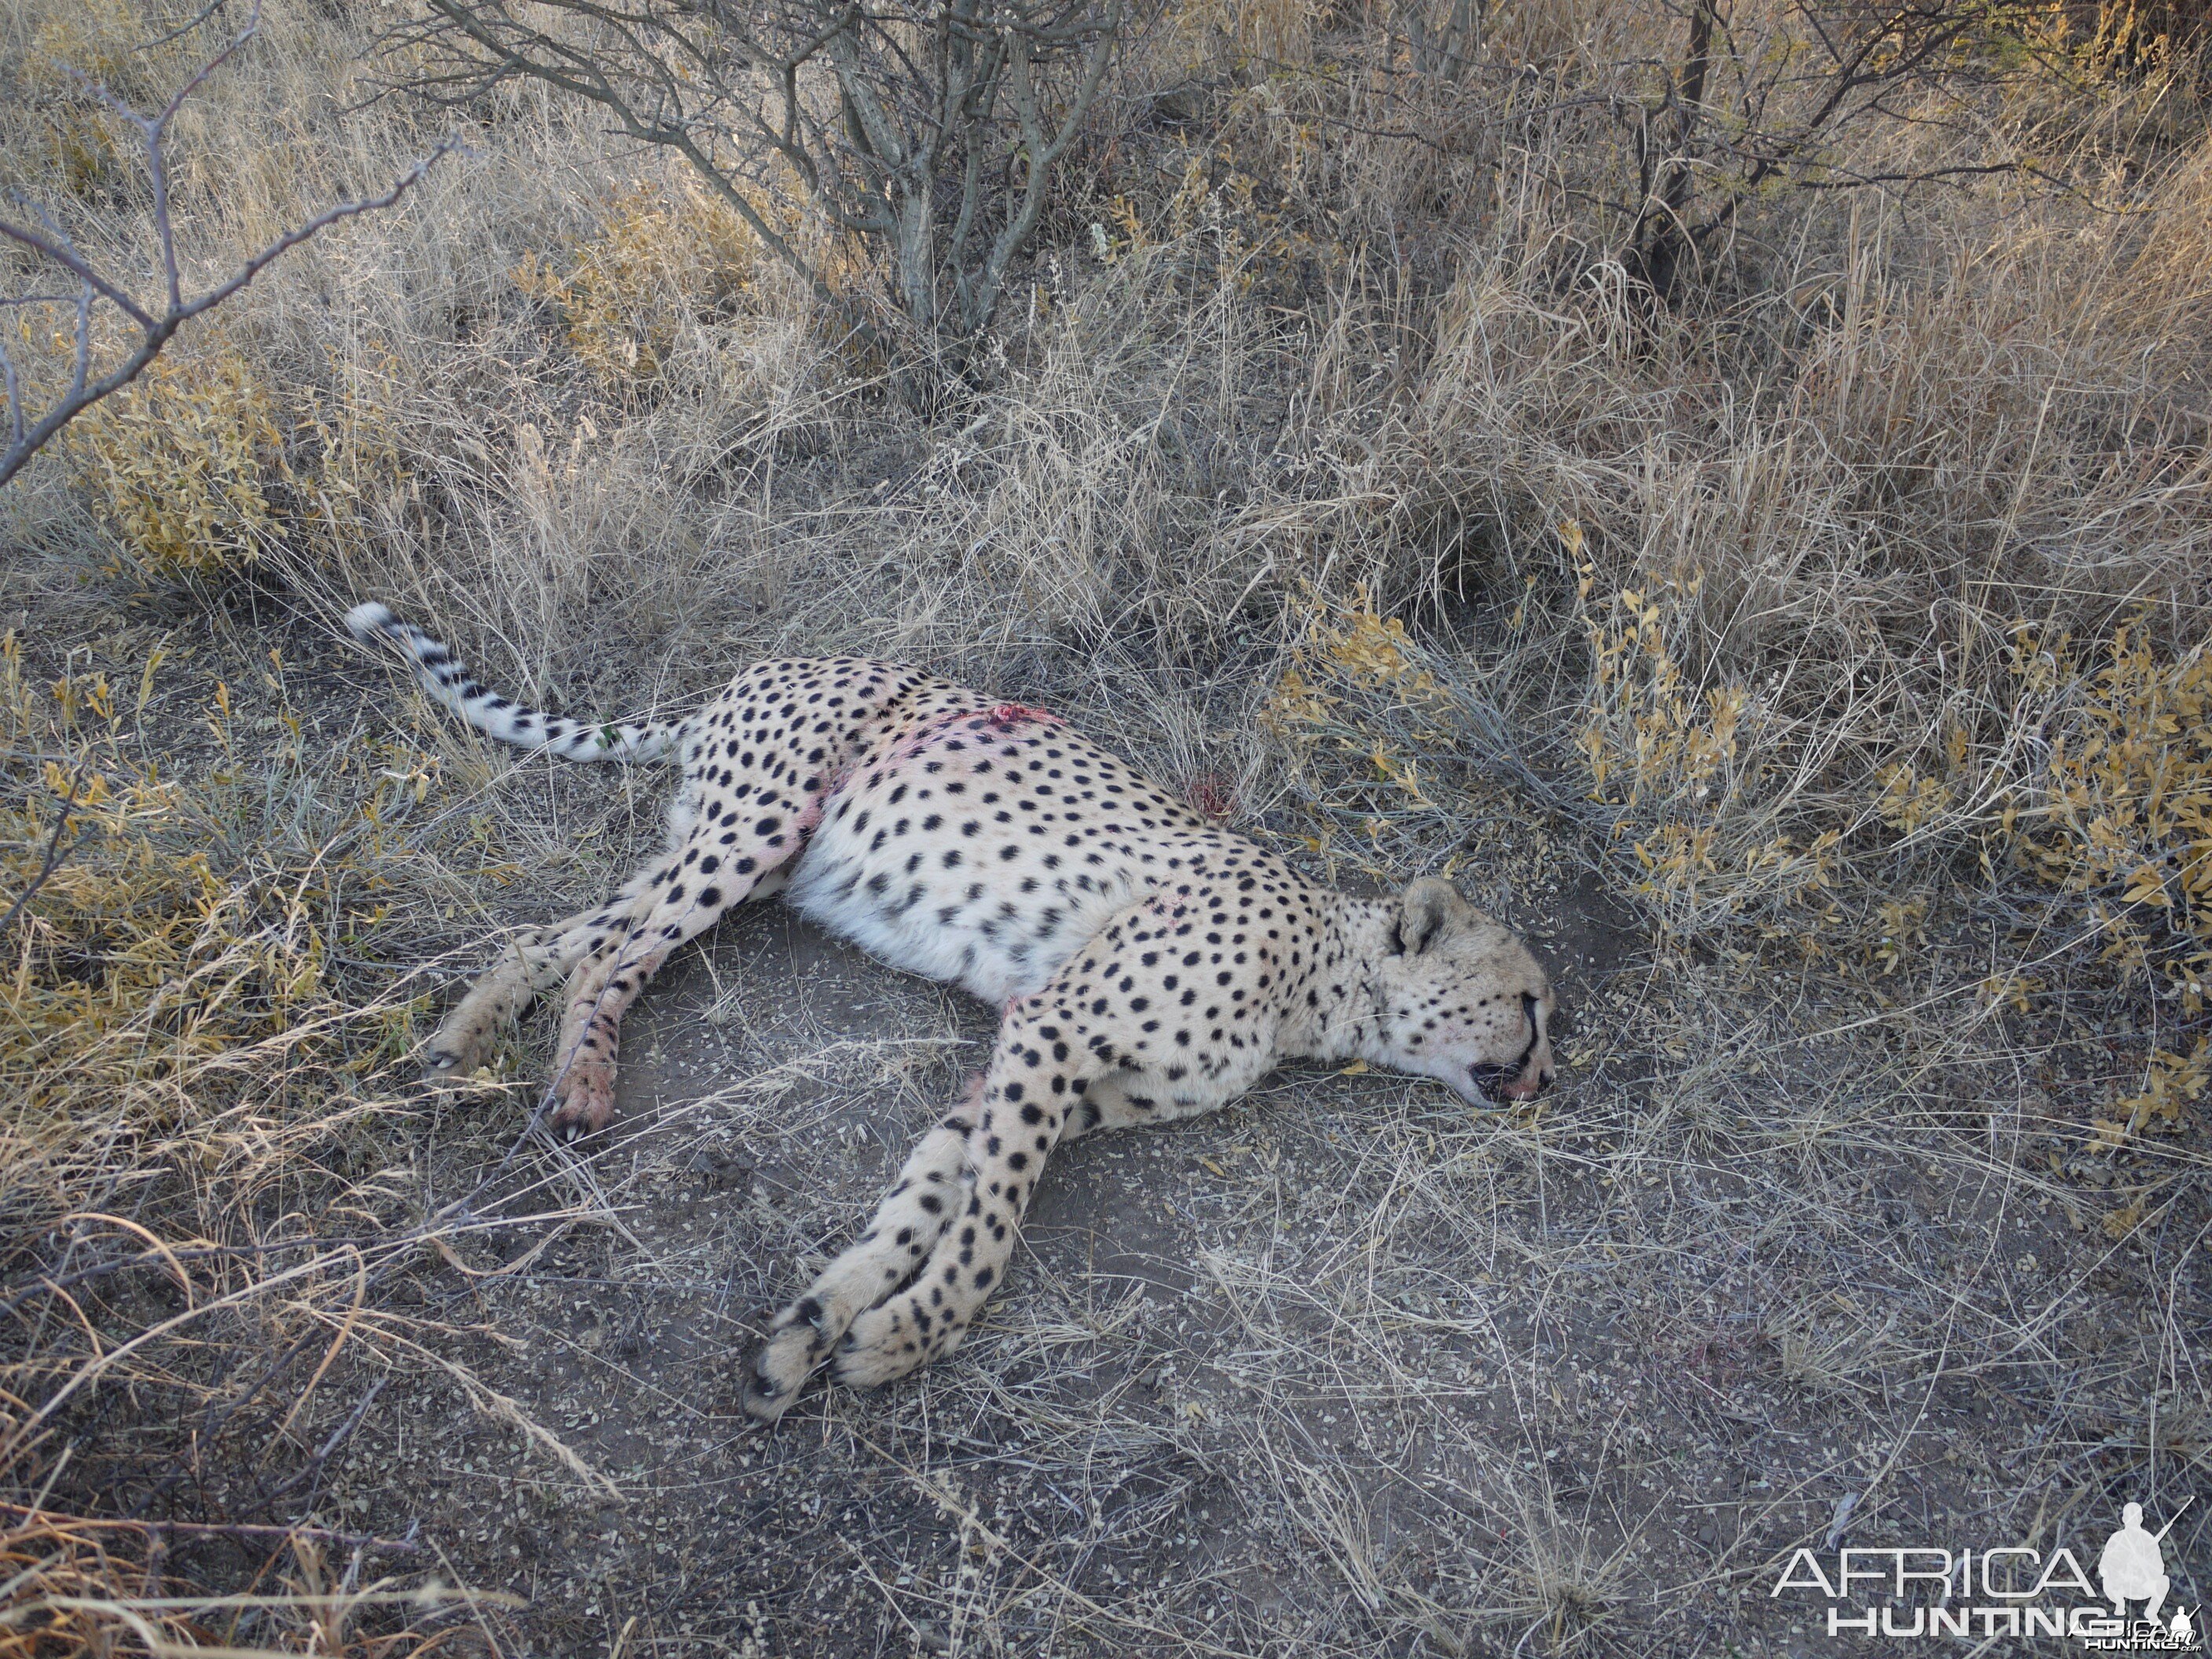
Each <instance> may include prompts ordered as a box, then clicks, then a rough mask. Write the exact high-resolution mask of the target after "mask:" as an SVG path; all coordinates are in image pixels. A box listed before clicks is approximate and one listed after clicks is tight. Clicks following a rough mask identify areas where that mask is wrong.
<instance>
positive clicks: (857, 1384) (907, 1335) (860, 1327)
mask: <svg viewBox="0 0 2212 1659" xmlns="http://www.w3.org/2000/svg"><path fill="white" fill-rule="evenodd" d="M957 1340H959V1337H958V1334H957V1332H955V1333H953V1334H952V1339H951V1341H942V1340H940V1341H939V1342H935V1343H932V1342H928V1341H926V1340H925V1339H924V1338H923V1337H922V1335H921V1333H920V1332H918V1331H917V1330H915V1325H914V1321H913V1320H912V1319H910V1318H909V1317H908V1316H906V1315H904V1314H902V1313H901V1312H899V1311H898V1310H897V1309H896V1308H872V1309H871V1310H869V1311H867V1312H866V1313H864V1314H862V1315H861V1316H860V1317H859V1318H858V1319H856V1320H854V1322H853V1328H852V1329H851V1330H850V1331H848V1332H847V1333H846V1334H845V1340H844V1341H843V1342H842V1343H840V1344H839V1345H838V1347H837V1357H836V1360H835V1361H834V1362H833V1370H834V1374H835V1375H836V1378H837V1380H838V1381H839V1382H840V1383H843V1384H845V1386H846V1387H848V1388H852V1389H874V1388H880V1387H882V1386H883V1385H884V1383H896V1381H898V1379H899V1378H900V1377H902V1376H905V1375H906V1374H907V1373H908V1371H911V1370H918V1369H919V1368H921V1366H923V1365H926V1364H928V1363H929V1362H930V1361H931V1360H933V1359H934V1358H937V1356H938V1355H939V1354H940V1353H942V1352H945V1351H947V1350H948V1349H950V1348H951V1346H952V1342H955V1341H957Z"/></svg>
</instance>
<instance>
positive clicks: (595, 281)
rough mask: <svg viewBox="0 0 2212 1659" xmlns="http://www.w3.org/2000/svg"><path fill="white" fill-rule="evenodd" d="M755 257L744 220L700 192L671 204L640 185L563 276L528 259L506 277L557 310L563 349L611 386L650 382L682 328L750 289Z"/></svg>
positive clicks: (690, 188)
mask: <svg viewBox="0 0 2212 1659" xmlns="http://www.w3.org/2000/svg"><path fill="white" fill-rule="evenodd" d="M759 251H760V248H759V243H758V241H757V239H756V238H755V237H754V235H753V234H752V232H751V230H750V228H748V227H747V226H746V224H745V222H744V220H742V219H740V218H739V217H738V215H737V214H736V213H735V212H734V211H733V210H732V209H731V208H730V207H729V206H728V205H727V204H725V203H722V202H720V201H717V200H715V199H714V198H712V197H708V195H707V194H706V193H705V191H704V190H703V189H702V188H700V187H699V186H697V185H692V184H690V182H689V181H687V183H686V187H685V189H684V191H683V192H682V193H681V195H680V196H679V197H677V198H676V199H671V197H669V196H668V195H667V194H666V193H665V191H662V190H660V189H659V187H658V186H656V185H645V184H641V185H635V186H634V187H633V188H631V189H629V190H628V191H624V192H623V194H622V195H621V196H619V197H617V198H616V199H615V202H614V204H613V205H612V206H611V208H610V210H609V211H608V213H607V216H606V218H605V220H604V221H603V222H601V224H600V226H599V230H598V232H597V234H594V235H592V236H590V237H588V238H586V240H582V241H580V242H579V243H577V244H576V245H575V246H574V247H573V248H572V249H570V250H569V257H568V261H567V269H566V270H556V268H555V266H554V265H553V264H552V263H551V262H550V261H549V260H546V259H544V258H538V257H537V256H532V258H529V259H526V260H525V261H524V262H523V264H521V265H520V266H518V267H517V268H516V270H515V271H514V280H515V283H516V284H517V285H518V286H519V287H520V288H521V289H522V291H523V292H524V293H526V294H527V295H530V296H531V297H532V298H533V299H536V300H541V301H545V302H546V303H548V304H550V305H552V306H555V307H557V308H558V309H559V310H560V312H561V313H562V317H563V318H564V319H566V321H567V323H568V345H569V349H571V350H573V351H574V353H575V354H576V356H577V358H578V359H579V360H580V362H582V363H583V364H584V366H585V367H586V368H588V369H590V370H591V371H592V375H593V376H594V377H595V378H596V379H598V380H599V382H600V384H601V385H603V386H607V387H609V388H610V389H612V388H616V387H619V386H624V385H629V384H634V383H637V382H641V381H648V380H653V379H654V378H655V377H656V376H658V375H659V374H660V372H661V370H662V368H664V367H665V363H666V362H667V358H668V354H669V353H670V351H671V350H672V349H674V347H675V344H676V342H677V339H678V335H679V333H680V331H681V330H682V329H683V327H684V325H685V324H686V323H687V322H689V321H690V319H693V318H696V317H697V316H699V315H700V314H702V313H703V312H706V311H708V310H709V309H711V308H712V307H714V306H715V305H717V304H719V303H720V302H721V301H724V300H726V298H728V297H729V296H730V295H733V294H736V293H738V292H739V291H740V290H742V289H744V288H745V287H746V286H747V285H748V284H750V283H751V281H752V279H753V272H754V266H755V263H756V261H757V257H758V254H759Z"/></svg>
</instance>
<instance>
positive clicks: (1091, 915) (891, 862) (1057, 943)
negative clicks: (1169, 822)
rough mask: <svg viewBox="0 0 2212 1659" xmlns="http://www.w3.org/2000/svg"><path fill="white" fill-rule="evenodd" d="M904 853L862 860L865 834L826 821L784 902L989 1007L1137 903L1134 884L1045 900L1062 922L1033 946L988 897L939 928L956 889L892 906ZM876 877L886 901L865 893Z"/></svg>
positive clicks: (904, 887)
mask: <svg viewBox="0 0 2212 1659" xmlns="http://www.w3.org/2000/svg"><path fill="white" fill-rule="evenodd" d="M905 852H906V849H905V848H902V847H892V848H885V849H884V851H883V852H881V853H878V854H872V855H871V854H870V853H869V852H868V849H867V845H866V836H865V835H862V836H854V834H853V833H852V832H851V831H850V829H848V827H847V824H846V823H845V822H842V821H840V820H839V819H837V818H836V817H832V818H831V819H829V821H828V822H825V823H823V824H822V825H821V827H820V828H819V829H817V830H816V831H815V834H814V837H813V839H812V840H811V841H810V842H808V843H807V846H806V848H805V851H804V852H802V853H801V854H799V859H798V860H797V861H796V866H795V867H794V868H793V871H792V873H791V881H790V884H789V885H788V886H787V888H786V889H785V890H784V895H783V896H784V902H786V903H787V904H789V905H791V906H792V907H793V908H794V909H796V910H798V911H799V914H800V915H804V916H805V917H806V918H807V919H808V920H809V921H812V922H814V923H816V924H817V925H818V926H820V927H823V928H825V929H827V930H828V931H829V932H830V933H835V934H836V935H837V936H838V937H840V938H841V939H850V940H852V942H853V943H854V944H855V945H859V946H860V948H861V949H862V950H864V951H867V952H868V954H869V955H871V956H872V957H876V958H877V959H878V961H880V962H885V963H890V965H891V966H892V967H894V968H903V969H906V970H907V971H908V973H914V974H920V975H923V976H924V977H925V978H928V979H933V980H936V981H939V982H941V983H944V984H947V985H958V986H960V987H963V989H965V990H967V991H968V992H969V993H970V994H973V995H975V996H977V997H980V998H981V999H982V1000H984V1001H985V1002H987V1003H989V1004H991V1005H992V1006H994V1007H995V1006H1000V1005H1002V1004H1003V1003H1005V1002H1006V1000H1007V999H1008V998H1010V997H1018V996H1028V995H1029V994H1031V993H1032V992H1035V991H1038V990H1042V988H1043V987H1044V986H1045V985H1046V983H1047V982H1048V981H1050V980H1051V978H1052V976H1053V975H1054V974H1055V973H1057V972H1059V971H1060V965H1061V964H1062V963H1065V962H1066V960H1067V958H1068V957H1071V956H1073V954H1074V953H1075V951H1077V950H1079V949H1080V948H1081V947H1082V945H1084V944H1085V942H1087V941H1088V940H1089V939H1090V938H1091V935H1092V934H1094V933H1097V931H1098V929H1099V928H1100V927H1103V926H1104V925H1105V922H1106V919H1107V918H1108V917H1109V916H1111V915H1113V914H1114V913H1115V911H1117V910H1119V909H1121V908H1123V907H1124V906H1126V905H1127V904H1128V903H1129V902H1131V901H1132V900H1133V898H1135V897H1136V896H1137V895H1138V889H1137V888H1136V886H1135V885H1134V884H1132V883H1130V882H1128V881H1127V880H1126V879H1121V880H1115V879H1107V880H1103V881H1100V882H1099V884H1098V885H1097V890H1094V891H1091V892H1088V893H1083V894H1078V895H1073V896H1066V895H1061V894H1054V895H1053V896H1051V901H1050V902H1053V903H1054V904H1056V905H1058V906H1059V907H1060V908H1061V910H1062V912H1063V913H1064V915H1065V918H1066V919H1065V920H1064V921H1062V922H1061V923H1060V927H1058V929H1057V930H1056V931H1055V932H1054V934H1053V935H1052V937H1051V938H1049V939H1043V940H1039V939H1035V938H1033V937H1031V936H1030V934H1029V933H1028V932H1027V930H1025V929H1024V928H1022V927H1019V926H1018V924H1014V925H1009V924H1007V923H1006V922H1005V921H1004V920H1003V919H1002V918H1000V917H999V916H997V915H994V914H991V913H990V912H991V909H992V907H993V906H994V903H995V895H993V894H988V893H987V894H986V895H985V896H984V897H983V899H982V900H981V901H980V902H976V903H965V902H963V903H962V904H961V906H960V910H961V914H960V915H959V916H958V917H957V919H956V920H954V921H951V922H950V923H948V922H946V921H943V920H942V919H941V918H940V915H939V911H940V910H941V909H942V908H944V906H945V904H947V903H950V902H953V901H955V900H957V899H959V898H960V897H961V895H962V893H963V891H964V885H965V884H964V883H958V882H955V883H949V884H945V886H943V888H942V889H938V888H935V887H933V888H932V890H930V891H929V892H928V893H927V894H926V896H924V897H923V899H922V900H921V902H919V903H917V904H914V905H912V906H909V907H907V908H900V906H899V904H898V903H897V902H896V901H899V900H902V899H903V898H904V897H905V896H906V894H907V892H908V890H910V884H911V882H912V881H913V880H915V879H918V878H920V877H919V876H917V877H915V878H909V877H908V876H907V875H906V874H905V872H904V869H903V863H904V857H905ZM879 872H880V873H884V874H885V875H886V876H887V877H888V878H889V879H890V898H889V900H886V898H884V897H883V896H878V895H876V894H873V893H871V892H870V891H869V890H868V889H867V886H866V883H867V880H868V878H870V877H872V876H873V875H876V874H878V873H879ZM1095 873H1096V872H1094V874H1095ZM920 874H921V875H927V871H924V872H920ZM1029 902H1030V904H1031V905H1033V906H1034V905H1039V904H1042V902H1045V901H1043V900H1042V899H1038V898H1036V897H1034V896H1033V897H1032V898H1031V899H1030V901H1029ZM994 924H995V925H994Z"/></svg>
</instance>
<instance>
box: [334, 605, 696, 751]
mask: <svg viewBox="0 0 2212 1659" xmlns="http://www.w3.org/2000/svg"><path fill="white" fill-rule="evenodd" d="M345 620H346V626H347V627H348V628H349V629H352V630H353V635H354V637H355V638H356V639H357V640H360V641H364V642H365V643H373V642H374V641H377V640H380V639H383V640H390V641H392V642H393V643H395V644H396V645H398V647H400V648H401V649H402V650H404V651H405V652H406V653H407V654H408V657H409V658H410V659H411V660H412V662H413V663H414V666H415V678H416V679H417V680H419V681H421V682H422V689H423V690H425V691H427V692H428V693H429V694H430V695H431V696H433V697H435V698H436V699H437V700H438V701H439V702H442V703H443V704H445V705H446V707H447V708H450V709H452V710H453V712H454V713H455V714H459V716H460V717H461V718H462V719H463V720H466V721H467V722H468V723H469V724H470V725H471V726H475V727H476V728H477V731H479V732H483V733H485V734H486V735H487V736H489V737H494V738H498V739H499V740H500V741H501V743H511V744H514V745H515V746H516V747H517V748H520V749H545V750H551V751H552V752H553V753H554V754H556V755H560V756H562V757H565V758H567V759H568V760H580V761H596V760H658V759H659V758H660V757H662V756H664V755H665V754H667V753H668V751H669V750H671V749H673V748H674V747H675V746H676V744H677V743H678V740H679V739H680V738H682V737H683V735H684V722H683V721H682V720H647V721H646V722H645V723H644V724H642V725H631V724H629V723H627V722H610V723H608V724H605V725H598V726H594V725H591V724H588V723H586V722H585V721H582V720H562V719H559V718H557V717H555V716H552V715H548V714H539V713H538V711H537V710H536V709H534V708H524V707H523V706H522V705H521V704H520V703H517V702H508V701H507V699H506V698H505V697H502V696H499V695H498V694H497V693H496V692H494V691H490V690H486V689H485V688H484V687H483V686H482V685H480V684H477V680H476V678H475V677H474V676H473V675H471V673H470V672H469V671H468V670H467V669H466V668H465V667H464V666H462V665H461V663H460V662H459V659H457V658H455V657H454V655H453V653H452V652H451V651H448V650H447V648H446V647H444V646H443V645H442V644H441V643H440V642H439V641H436V640H435V639H433V638H431V637H430V635H428V634H425V633H424V632H423V631H422V629H419V628H417V627H416V626H415V625H414V624H413V623H404V622H402V621H400V620H399V618H398V617H395V616H393V615H392V612H391V611H390V610H388V609H387V608H386V607H385V606H383V605H378V604H376V603H375V602H374V600H372V601H370V602H369V603H368V604H367V605H356V606H354V608H353V609H352V610H350V611H347V612H346V618H345Z"/></svg>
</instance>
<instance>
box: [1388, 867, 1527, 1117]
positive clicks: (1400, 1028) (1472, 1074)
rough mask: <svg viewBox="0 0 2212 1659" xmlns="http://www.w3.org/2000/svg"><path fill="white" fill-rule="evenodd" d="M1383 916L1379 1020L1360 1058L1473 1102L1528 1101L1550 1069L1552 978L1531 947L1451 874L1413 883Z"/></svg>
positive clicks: (1481, 1103) (1479, 1103) (1478, 1103)
mask: <svg viewBox="0 0 2212 1659" xmlns="http://www.w3.org/2000/svg"><path fill="white" fill-rule="evenodd" d="M1376 980H1377V981H1378V988H1379V990H1380V993H1381V994H1380V998H1379V1004H1380V1006H1379V1010H1378V1012H1379V1013H1380V1016H1381V1018H1380V1021H1379V1023H1378V1025H1377V1028H1376V1037H1375V1043H1374V1048H1373V1050H1372V1051H1371V1052H1370V1053H1369V1054H1367V1055H1366V1056H1365V1057H1366V1058H1368V1059H1370V1060H1374V1061H1376V1063H1377V1064H1380V1065H1383V1066H1389V1067H1390V1069H1391V1070H1393V1071H1397V1072H1411V1073H1413V1074H1414V1075H1415V1076H1417V1077H1432V1078H1435V1079H1437V1081H1438V1082H1440V1083H1443V1084H1445V1085H1448V1086H1449V1087H1450V1088H1451V1089H1453V1090H1455V1091H1457V1092H1458V1093H1459V1095H1460V1096H1461V1097H1462V1098H1464V1099H1465V1100H1467V1101H1468V1103H1471V1104H1474V1105H1487V1104H1488V1103H1490V1099H1491V1097H1493V1096H1502V1097H1504V1098H1505V1099H1507V1100H1530V1099H1534V1097H1536V1095H1538V1094H1539V1093H1541V1091H1543V1090H1544V1089H1545V1088H1547V1086H1548V1085H1550V1083H1551V1081H1552V1078H1553V1065H1552V1042H1551V1036H1550V1032H1551V1023H1552V1019H1553V1016H1554V1015H1555V1014H1556V1013H1557V1012H1559V1000H1558V999H1557V998H1556V997H1555V996H1553V994H1552V983H1551V981H1550V980H1548V979H1547V978H1546V977H1545V975H1544V970H1543V969H1541V968H1540V967H1538V966H1537V965H1536V958H1535V957H1533V956H1531V955H1529V954H1528V946H1526V945H1523V944H1522V942H1521V941H1520V940H1519V939H1516V937H1515V936H1514V935H1513V934H1512V933H1510V932H1508V931H1507V930H1506V929H1505V927H1503V926H1502V925H1501V924H1500V923H1498V921H1494V920H1492V918H1491V917H1489V916H1486V915H1483V914H1482V912H1480V910H1476V909H1474V908H1471V907H1470V906H1469V905H1468V902H1467V901H1466V900H1465V899H1463V898H1462V897H1461V896H1459V891H1458V890H1457V889H1456V888H1455V887H1454V886H1453V885H1452V884H1450V883H1449V882H1448V881H1440V880H1438V879H1437V878H1435V877H1433V876H1430V877H1424V878H1422V879H1420V880H1419V881H1415V882H1412V883H1409V884H1407V888H1406V890H1405V891H1404V892H1402V893H1401V894H1400V895H1399V896H1398V898H1397V902H1396V904H1395V915H1392V916H1389V917H1387V918H1386V921H1385V926H1384V930H1383V951H1382V954H1381V956H1380V957H1379V958H1378V960H1377V962H1376Z"/></svg>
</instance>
